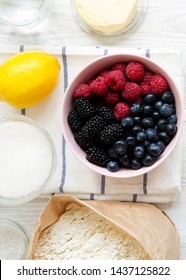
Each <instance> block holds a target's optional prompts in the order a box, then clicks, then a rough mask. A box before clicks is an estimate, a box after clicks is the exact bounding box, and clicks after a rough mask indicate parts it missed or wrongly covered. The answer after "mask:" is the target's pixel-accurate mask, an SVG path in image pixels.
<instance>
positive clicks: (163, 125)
mask: <svg viewBox="0 0 186 280" xmlns="http://www.w3.org/2000/svg"><path fill="white" fill-rule="evenodd" d="M167 124H168V121H167V120H166V119H160V120H159V121H158V122H157V124H156V127H157V130H158V131H164V130H165V129H166V125H167Z"/></svg>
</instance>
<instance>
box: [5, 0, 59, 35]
mask: <svg viewBox="0 0 186 280" xmlns="http://www.w3.org/2000/svg"><path fill="white" fill-rule="evenodd" d="M54 3H55V1H54V0H0V21H1V22H3V23H4V24H7V25H9V26H11V27H14V28H16V29H17V30H19V31H21V32H37V31H39V30H41V29H42V28H43V27H44V26H46V25H47V24H48V22H49V21H50V19H51V17H52V15H53V9H54Z"/></svg>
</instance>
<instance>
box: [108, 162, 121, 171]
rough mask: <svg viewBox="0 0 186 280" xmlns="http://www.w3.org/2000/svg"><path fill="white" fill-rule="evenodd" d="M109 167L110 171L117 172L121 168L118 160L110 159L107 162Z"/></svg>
mask: <svg viewBox="0 0 186 280" xmlns="http://www.w3.org/2000/svg"><path fill="white" fill-rule="evenodd" d="M107 169H108V170H109V171H110V172H116V171H118V170H119V164H118V162H117V161H112V160H111V161H109V162H108V163H107Z"/></svg>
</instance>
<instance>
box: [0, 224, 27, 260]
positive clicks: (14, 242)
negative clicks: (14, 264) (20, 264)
mask: <svg viewBox="0 0 186 280" xmlns="http://www.w3.org/2000/svg"><path fill="white" fill-rule="evenodd" d="M28 245H29V237H28V233H27V231H26V229H25V228H24V227H23V226H22V225H21V224H20V223H18V222H16V221H12V220H9V219H0V259H1V260H24V259H25V257H26V253H27V249H28Z"/></svg>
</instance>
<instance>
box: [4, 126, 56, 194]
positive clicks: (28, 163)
mask: <svg viewBox="0 0 186 280" xmlns="http://www.w3.org/2000/svg"><path fill="white" fill-rule="evenodd" d="M51 167H52V151H51V147H50V144H49V141H48V140H47V139H46V136H45V135H44V134H43V133H42V132H40V131H39V130H37V129H36V128H35V127H34V126H33V125H31V124H29V123H24V122H21V121H13V122H10V121H6V122H2V123H0V197H2V198H19V197H26V196H27V195H29V194H30V193H33V192H34V191H36V190H37V189H38V188H40V187H41V185H42V184H43V182H45V180H46V179H47V178H48V175H49V173H50V170H51Z"/></svg>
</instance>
